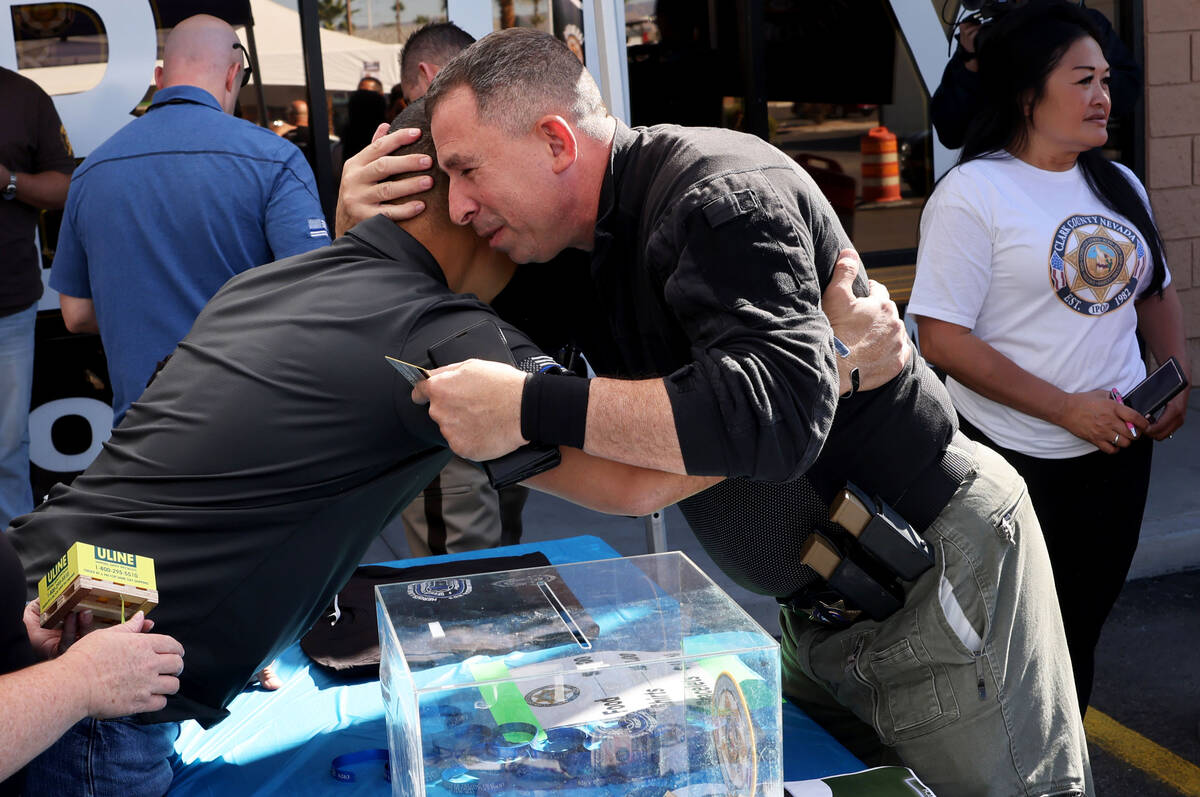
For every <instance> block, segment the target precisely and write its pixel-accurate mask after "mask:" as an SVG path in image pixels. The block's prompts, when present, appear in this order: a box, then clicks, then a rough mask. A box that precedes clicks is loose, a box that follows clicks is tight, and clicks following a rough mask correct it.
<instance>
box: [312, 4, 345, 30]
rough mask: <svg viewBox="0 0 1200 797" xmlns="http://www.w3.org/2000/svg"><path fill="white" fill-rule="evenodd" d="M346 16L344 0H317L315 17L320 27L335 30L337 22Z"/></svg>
mask: <svg viewBox="0 0 1200 797" xmlns="http://www.w3.org/2000/svg"><path fill="white" fill-rule="evenodd" d="M344 16H346V0H317V17H318V18H319V19H320V20H321V27H323V28H325V29H327V30H337V28H338V22H339V21H340V20H341V19H342V17H344Z"/></svg>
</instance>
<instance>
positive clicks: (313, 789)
mask: <svg viewBox="0 0 1200 797" xmlns="http://www.w3.org/2000/svg"><path fill="white" fill-rule="evenodd" d="M527 553H542V554H544V555H545V556H546V558H547V559H549V560H550V563H551V564H569V563H573V562H586V561H590V560H594V559H611V558H613V557H616V556H618V554H617V552H616V551H615V550H613V549H612V548H611V547H610V546H609V545H608V544H607V543H605V542H604V541H603V540H601V539H599V538H597V537H592V536H581V537H570V538H567V539H561V540H550V541H545V542H537V543H529V544H525V545H514V546H509V547H506V548H493V549H489V550H486V551H473V552H471V553H468V554H451V555H448V556H434V557H427V558H424V559H421V560H420V563H421V564H436V563H438V562H445V561H453V560H460V559H466V558H473V559H483V558H491V557H497V556H519V555H522V554H527ZM385 564H390V565H393V566H397V567H404V566H407V565H412V564H414V561H413V560H405V561H400V562H388V563H385ZM276 672H277V674H278V675H279V676H280V678H281V679H282V680H283V682H284V686H283V688H281V689H279V690H278V691H275V692H266V691H262V690H257V689H250V690H247V691H245V692H243V693H242V694H240V695H238V697H237V698H236V699H234V701H233V703H231V704H230V706H229V711H230V716H229V717H228V718H227V719H226V720H224V721H223V722H221V723H219V724H218V725H216V726H214V727H212V728H210V729H209V730H207V731H206V730H204V729H202V728H200V726H199V725H197V724H196V723H193V722H188V723H184V724H183V728H182V731H181V733H180V737H179V741H178V742H177V744H176V746H175V749H176V753H177V754H178V761H177V762H176V771H175V782H174V783H173V784H172V786H171V791H170V794H171V795H177V796H179V797H200V796H202V795H203V796H206V797H233V796H234V795H251V794H282V795H288V796H289V797H299V796H300V795H316V794H339V795H341V794H344V795H359V794H363V795H368V794H369V795H376V796H377V797H384V795H388V794H390V787H389V786H388V784H387V782H386V781H385V780H384V777H383V771H384V768H383V763H382V762H381V761H369V762H364V763H361V764H356V765H353V766H350V767H347V770H348V771H350V772H352V773H353V774H354V775H355V780H354V781H353V782H345V781H338V780H335V779H334V778H333V776H332V775H331V774H330V765H331V763H332V761H333V759H334V758H336V757H337V756H340V755H343V754H346V753H353V752H357V751H360V750H368V749H373V748H384V747H387V731H386V727H385V724H384V709H383V698H382V695H381V693H380V689H379V682H378V681H377V680H370V681H361V682H355V683H347V682H345V681H342V680H336V679H334V678H332V677H330V676H329V675H327V674H326V673H325V672H324V671H322V670H321V669H320V668H319V667H316V666H315V665H313V664H312V662H311V661H310V660H309V658H308V657H307V656H306V655H305V654H304V653H303V652H302V651H301V650H300V646H299V645H293V646H292V647H290V648H288V650H287V651H286V652H285V653H284V655H283V656H281V657H280V658H279V660H278V662H277V664H276ZM783 749H784V779H785V780H788V781H793V780H806V779H810V778H818V777H825V776H829V775H836V774H841V773H845V772H855V771H858V770H861V769H862V768H863V764H862V763H861V762H860V761H859V760H858V759H857V758H855V757H854V756H853V755H851V754H850V753H849V752H848V751H847V750H846V749H845V748H844V747H842V746H841V745H840V744H838V743H837V742H836V741H835V740H834V739H833V738H832V737H830V736H829V734H827V733H826V732H825V731H823V730H822V729H821V728H820V727H819V726H817V725H816V723H814V722H813V721H812V720H810V719H809V718H808V717H807V716H805V715H804V713H803V712H801V711H800V710H799V709H797V708H795V707H794V706H791V705H788V704H785V705H784V710H783Z"/></svg>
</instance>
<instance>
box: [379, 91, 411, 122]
mask: <svg viewBox="0 0 1200 797" xmlns="http://www.w3.org/2000/svg"><path fill="white" fill-rule="evenodd" d="M406 105H408V101H407V100H406V99H404V89H403V87H402V86H401V84H400V83H397V84H396V85H394V86H392V90H391V91H389V92H388V109H387V114H386V117H387V118H386V119H385V121H386V122H387V123H388V124H389V125H390V124H391V123H392V120H393V119H395V118H396V116H397V115H398V114H399V113H400V112H401V111H403V110H404V106H406Z"/></svg>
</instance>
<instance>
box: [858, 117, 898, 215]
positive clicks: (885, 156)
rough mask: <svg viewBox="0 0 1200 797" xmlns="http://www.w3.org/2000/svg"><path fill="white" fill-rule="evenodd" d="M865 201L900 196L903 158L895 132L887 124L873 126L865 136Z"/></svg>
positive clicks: (890, 200) (863, 165)
mask: <svg viewBox="0 0 1200 797" xmlns="http://www.w3.org/2000/svg"><path fill="white" fill-rule="evenodd" d="M862 159H863V164H862V193H863V201H864V202H895V201H896V200H897V199H899V198H900V158H899V156H898V155H897V153H896V136H895V135H894V134H893V133H891V132H889V131H888V129H887V128H886V127H873V128H871V130H870V131H868V132H867V134H866V135H865V136H863V137H862Z"/></svg>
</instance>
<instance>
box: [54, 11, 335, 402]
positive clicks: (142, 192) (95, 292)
mask: <svg viewBox="0 0 1200 797" xmlns="http://www.w3.org/2000/svg"><path fill="white" fill-rule="evenodd" d="M244 55H245V54H244V52H243V50H242V48H241V45H240V43H239V42H238V39H237V36H236V35H235V34H234V32H233V28H231V27H230V26H229V25H228V24H227V23H225V22H223V21H222V20H220V19H217V18H216V17H211V16H207V15H204V14H200V15H197V16H193V17H189V18H188V19H185V20H183V21H182V22H180V23H179V24H178V25H177V26H175V28H174V29H173V30H172V31H171V33H170V35H169V36H168V37H167V42H166V45H165V47H164V51H163V65H162V66H160V67H156V68H155V73H154V80H155V84H156V85H157V86H158V91H157V92H156V93H155V95H154V101H153V102H152V103H151V105H150V109H149V111H147V112H146V115H145V116H143V117H142V118H140V119H136V120H134V121H133V122H130V123H129V124H128V125H126V126H125V127H123V128H121V130H120V131H118V132H117V133H116V134H115V135H113V136H112V138H110V139H108V140H107V141H105V142H104V143H103V144H101V145H100V146H99V147H97V148H96V151H95V152H93V153H92V154H91V155H90V156H89V157H88V159H87V161H86V162H85V163H84V164H83V165H82V166H81V167H80V168H79V169H78V170H77V171H76V172H75V176H74V179H73V180H72V182H71V191H70V195H69V197H68V199H67V207H66V211H65V212H64V214H63V223H62V229H61V231H60V233H59V239H58V252H57V254H56V257H55V262H54V270H53V272H52V275H51V278H50V285H51V287H53V288H54V289H55V290H57V291H58V292H59V294H60V297H59V301H60V305H61V307H62V311H63V320H64V321H65V322H66V325H67V328H68V329H69V330H71V331H72V332H96V331H99V333H100V339H101V341H102V342H103V344H104V350H105V354H106V355H107V357H108V371H109V377H110V379H111V381H112V389H113V422H114V424H117V423H120V421H121V419H122V418H123V417H124V415H125V411H126V410H127V409H128V408H129V405H130V403H131V402H133V401H135V400H136V399H137V398H138V396H140V395H141V393H142V389H143V388H144V387H145V386H146V382H147V380H149V378H150V376H151V375H152V374H153V373H154V368H155V365H156V364H157V363H158V362H159V361H160V360H162V359H163V358H164V357H166V356H167V355H169V354H170V353H171V351H172V350H173V349H174V348H175V344H177V343H178V342H179V340H180V339H181V338H182V337H183V336H184V335H185V334H186V333H187V331H188V329H189V328H190V327H191V325H192V321H193V320H195V318H196V314H197V313H198V312H200V308H201V307H203V306H204V303H205V302H207V301H208V299H209V297H211V296H212V295H213V294H214V293H216V292H217V289H218V288H220V287H221V286H222V285H223V284H224V283H225V282H226V281H227V280H228V279H229V278H230V277H232V276H234V275H235V274H238V273H239V272H241V271H244V270H246V269H248V268H251V267H253V266H257V265H260V264H262V263H267V262H270V261H271V260H275V259H278V258H281V257H287V256H288V255H293V254H297V253H300V252H306V251H308V250H310V249H314V248H316V247H319V246H324V245H326V244H328V243H329V233H328V229H327V228H326V224H325V220H324V217H323V214H322V212H321V205H320V202H319V200H318V197H317V190H316V185H315V184H314V182H313V176H312V170H311V169H310V168H308V166H307V165H306V164H305V162H304V157H303V156H302V155H301V154H300V152H299V151H298V150H297V149H296V148H295V147H294V146H292V145H291V144H290V143H288V142H286V141H282V140H280V138H279V137H278V136H276V135H273V134H272V133H271V132H270V131H269V130H267V129H265V128H261V127H256V126H254V125H252V124H250V123H248V122H245V121H242V120H239V119H235V118H234V117H233V116H231V115H230V114H231V112H232V110H233V105H234V102H235V100H236V99H237V95H238V92H240V91H241V89H242V86H243V85H245V83H246V82H247V80H248V77H249V72H248V69H249V67H247V66H246V65H245V63H244V61H243V58H244ZM135 287H136V289H134V288H135Z"/></svg>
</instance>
